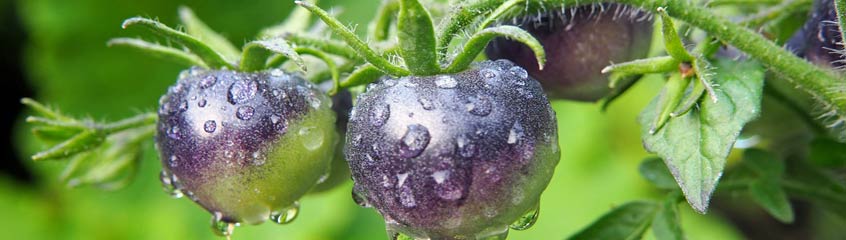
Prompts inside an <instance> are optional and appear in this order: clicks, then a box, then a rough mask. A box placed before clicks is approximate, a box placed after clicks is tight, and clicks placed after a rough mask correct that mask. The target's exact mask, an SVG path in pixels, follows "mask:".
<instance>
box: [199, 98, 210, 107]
mask: <svg viewBox="0 0 846 240" xmlns="http://www.w3.org/2000/svg"><path fill="white" fill-rule="evenodd" d="M206 104H208V101H206V99H205V98H203V99H200V101H197V106H198V107H201V108H202V107H206Z"/></svg>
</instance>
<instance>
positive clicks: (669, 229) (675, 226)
mask: <svg viewBox="0 0 846 240" xmlns="http://www.w3.org/2000/svg"><path fill="white" fill-rule="evenodd" d="M680 197H681V193H679V192H678V191H674V192H672V193H670V195H669V196H667V198H666V199H664V201H663V202H662V203H661V207H660V208H659V209H658V213H656V214H655V219H653V220H652V234H654V235H655V239H657V240H681V239H684V234H682V230H681V225H680V224H679V213H678V208H677V207H676V206H677V205H678V203H679V200H680Z"/></svg>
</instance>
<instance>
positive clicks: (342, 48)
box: [283, 32, 364, 61]
mask: <svg viewBox="0 0 846 240" xmlns="http://www.w3.org/2000/svg"><path fill="white" fill-rule="evenodd" d="M283 37H284V38H285V40H286V41H288V42H290V43H292V44H294V45H296V46H297V47H312V48H316V49H319V50H320V51H323V52H326V53H329V54H332V55H337V56H341V57H344V58H346V59H350V60H356V61H358V60H364V59H363V58H361V57H360V56H358V53H357V52H356V51H355V50H354V49H352V48H350V47H349V46H347V45H346V44H345V43H343V42H339V41H335V40H331V39H323V38H318V37H314V36H310V35H308V34H299V33H292V32H289V33H285V34H284V35H283Z"/></svg>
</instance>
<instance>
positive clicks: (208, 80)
mask: <svg viewBox="0 0 846 240" xmlns="http://www.w3.org/2000/svg"><path fill="white" fill-rule="evenodd" d="M215 83H217V77H215V76H212V75H209V76H206V77H204V78H203V79H201V80H200V89H206V88H210V87H212V86H214V84H215Z"/></svg>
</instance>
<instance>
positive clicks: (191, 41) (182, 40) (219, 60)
mask: <svg viewBox="0 0 846 240" xmlns="http://www.w3.org/2000/svg"><path fill="white" fill-rule="evenodd" d="M135 26H140V27H144V28H146V29H148V30H150V31H152V32H153V33H156V34H159V35H161V36H162V37H164V38H167V39H169V40H171V41H174V42H176V43H178V44H180V45H182V46H185V47H186V48H188V50H191V52H192V53H194V54H196V55H197V56H198V57H200V58H201V59H203V62H205V63H206V65H208V66H209V67H210V68H215V69H217V68H223V67H226V68H234V67H233V66H232V63H230V62H228V61H226V58H224V57H223V55H221V54H220V53H218V52H217V51H215V50H214V49H212V48H211V47H209V45H206V43H204V42H202V41H200V40H199V39H197V38H194V37H192V36H191V35H188V34H185V33H183V32H180V31H177V30H174V29H173V28H170V27H168V26H167V25H164V24H162V23H160V22H158V21H155V20H151V19H147V18H142V17H134V18H130V19H126V20H125V21H123V25H122V27H123V28H124V29H126V28H129V27H135Z"/></svg>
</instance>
